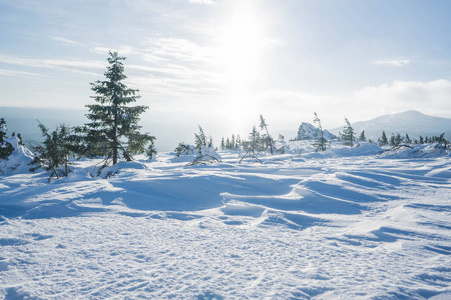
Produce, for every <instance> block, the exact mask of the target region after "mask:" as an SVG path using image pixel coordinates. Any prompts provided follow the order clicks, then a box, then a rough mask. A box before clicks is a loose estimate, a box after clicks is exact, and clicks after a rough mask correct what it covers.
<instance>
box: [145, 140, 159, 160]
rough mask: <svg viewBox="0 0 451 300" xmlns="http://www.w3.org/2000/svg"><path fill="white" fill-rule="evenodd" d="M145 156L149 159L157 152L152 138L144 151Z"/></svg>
mask: <svg viewBox="0 0 451 300" xmlns="http://www.w3.org/2000/svg"><path fill="white" fill-rule="evenodd" d="M146 154H147V157H148V158H149V159H152V158H154V156H155V155H156V154H157V148H155V142H154V140H151V141H150V144H149V146H148V147H147V151H146Z"/></svg>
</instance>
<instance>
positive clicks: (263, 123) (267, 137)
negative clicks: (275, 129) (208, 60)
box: [260, 115, 274, 154]
mask: <svg viewBox="0 0 451 300" xmlns="http://www.w3.org/2000/svg"><path fill="white" fill-rule="evenodd" d="M263 129H265V131H266V134H263V142H264V143H265V144H266V145H269V150H270V152H271V154H274V151H273V148H272V145H273V143H274V141H273V139H272V137H271V135H270V134H269V131H268V124H266V121H265V119H264V118H263V115H260V130H263Z"/></svg>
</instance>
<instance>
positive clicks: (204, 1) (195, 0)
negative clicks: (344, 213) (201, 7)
mask: <svg viewBox="0 0 451 300" xmlns="http://www.w3.org/2000/svg"><path fill="white" fill-rule="evenodd" d="M188 2H189V3H196V4H208V5H211V4H214V2H213V1H211V0H188Z"/></svg>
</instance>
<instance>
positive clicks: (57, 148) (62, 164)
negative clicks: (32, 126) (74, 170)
mask: <svg viewBox="0 0 451 300" xmlns="http://www.w3.org/2000/svg"><path fill="white" fill-rule="evenodd" d="M38 122H39V121H38ZM38 126H39V129H41V133H42V136H43V137H44V138H45V141H44V142H43V143H42V144H38V145H36V146H33V147H32V151H33V152H34V154H35V157H34V159H33V161H32V162H31V163H32V164H33V165H36V166H35V167H33V168H31V169H30V171H35V170H36V169H38V168H40V167H43V168H44V169H45V170H46V171H51V174H50V177H49V182H50V180H51V179H52V178H53V177H56V178H60V177H66V176H68V175H69V173H70V172H71V170H70V168H69V165H70V162H69V157H70V156H71V154H72V153H71V151H70V148H71V147H70V144H71V143H70V140H69V136H70V134H71V129H70V128H69V127H68V126H66V125H64V124H61V125H59V126H58V127H57V128H56V129H55V130H54V131H53V132H51V133H49V129H48V128H47V127H45V126H44V125H43V124H42V123H41V122H39V125H38Z"/></svg>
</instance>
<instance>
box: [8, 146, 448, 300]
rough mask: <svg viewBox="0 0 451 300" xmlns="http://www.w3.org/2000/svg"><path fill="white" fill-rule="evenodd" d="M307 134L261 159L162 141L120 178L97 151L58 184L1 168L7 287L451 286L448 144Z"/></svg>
mask: <svg viewBox="0 0 451 300" xmlns="http://www.w3.org/2000/svg"><path fill="white" fill-rule="evenodd" d="M296 143H297V145H298V146H299V147H298V148H297V149H295V146H293V145H290V147H291V148H290V149H291V152H289V153H288V154H284V155H277V156H269V155H268V156H262V155H261V156H260V157H259V158H260V160H261V161H262V163H261V164H260V163H255V162H246V163H242V164H239V163H238V161H239V159H240V158H239V157H238V154H237V153H236V152H232V153H230V152H220V155H221V158H222V161H221V162H219V163H214V164H207V165H196V166H192V167H187V162H188V160H187V159H184V158H175V156H174V155H173V154H170V153H163V154H159V155H158V158H157V160H156V161H153V162H146V161H145V160H144V159H143V160H137V161H135V162H132V163H124V162H122V163H120V164H118V165H116V166H114V167H111V168H109V169H108V170H105V172H106V173H105V174H107V173H108V174H109V175H112V176H111V177H110V178H108V179H102V178H92V177H91V176H90V175H89V173H90V172H92V170H93V168H94V164H95V161H94V162H90V161H76V162H74V166H73V170H74V173H72V174H70V176H69V177H68V178H63V179H60V180H55V181H53V182H51V183H50V184H49V183H47V175H48V174H45V173H36V174H33V173H18V174H15V175H10V176H2V177H0V216H1V217H0V297H1V296H3V298H5V299H105V298H112V299H139V298H144V299H168V298H171V299H249V298H252V299H311V298H314V299H337V298H341V299H428V298H431V297H434V296H435V299H440V298H444V299H446V297H448V296H449V295H451V237H450V230H451V203H450V195H451V178H450V166H451V158H450V157H449V156H442V155H440V156H438V157H435V158H424V157H423V158H416V159H413V158H407V159H406V158H403V159H389V158H387V157H385V156H384V158H383V159H381V157H380V156H378V155H377V153H380V152H381V149H374V148H373V147H372V146H366V145H362V147H360V149H358V148H357V147H354V148H339V149H336V150H332V149H329V150H328V151H326V153H321V154H315V153H311V152H309V151H308V150H304V151H303V152H302V153H301V154H300V155H299V152H300V151H299V149H300V148H302V149H309V145H308V144H307V143H304V144H301V143H300V142H296ZM370 149H372V150H370ZM359 151H361V154H362V155H361V156H359V155H358V153H359ZM369 151H371V152H372V154H375V156H372V155H368V152H369ZM363 154H364V155H363Z"/></svg>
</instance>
